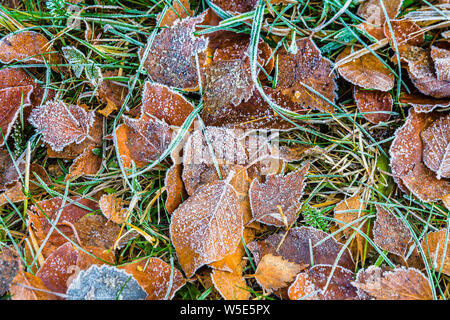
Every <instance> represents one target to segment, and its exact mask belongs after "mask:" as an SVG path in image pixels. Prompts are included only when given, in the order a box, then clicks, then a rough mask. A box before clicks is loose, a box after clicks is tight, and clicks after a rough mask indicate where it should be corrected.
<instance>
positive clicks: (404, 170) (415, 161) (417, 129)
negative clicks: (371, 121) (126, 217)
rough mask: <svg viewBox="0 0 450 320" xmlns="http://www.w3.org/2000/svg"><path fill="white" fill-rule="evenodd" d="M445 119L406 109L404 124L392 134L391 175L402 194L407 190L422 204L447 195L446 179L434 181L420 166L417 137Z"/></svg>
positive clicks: (449, 186)
mask: <svg viewBox="0 0 450 320" xmlns="http://www.w3.org/2000/svg"><path fill="white" fill-rule="evenodd" d="M448 116H449V115H448V114H447V115H446V114H445V113H441V112H430V113H417V112H416V111H415V110H414V109H410V111H409V116H408V118H407V120H406V122H405V124H404V125H403V127H401V128H400V129H398V130H397V131H396V133H395V139H394V141H393V142H392V145H391V148H390V155H391V168H392V173H393V174H394V177H395V179H396V180H397V182H398V184H399V186H400V188H401V189H402V190H403V191H404V192H408V190H409V191H411V192H412V193H413V194H414V195H415V196H416V197H418V198H419V199H421V200H422V201H426V202H430V201H436V200H441V199H443V198H444V197H445V196H447V195H448V194H450V183H449V179H447V178H441V179H438V178H437V175H436V173H435V172H434V171H432V170H430V169H429V168H428V167H427V166H426V165H425V164H424V162H423V160H424V142H423V141H422V137H421V134H422V132H423V131H424V130H425V129H427V128H429V127H431V126H432V125H433V123H439V121H443V120H439V119H441V118H446V117H448ZM444 147H446V146H444Z"/></svg>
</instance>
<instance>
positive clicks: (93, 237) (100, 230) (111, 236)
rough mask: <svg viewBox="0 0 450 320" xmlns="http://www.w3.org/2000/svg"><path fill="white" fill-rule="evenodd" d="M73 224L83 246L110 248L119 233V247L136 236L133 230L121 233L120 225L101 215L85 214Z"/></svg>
mask: <svg viewBox="0 0 450 320" xmlns="http://www.w3.org/2000/svg"><path fill="white" fill-rule="evenodd" d="M74 226H75V229H76V231H77V234H78V237H79V239H80V243H81V245H82V246H84V247H100V248H103V249H111V248H113V246H114V244H115V243H116V240H117V239H118V237H119V235H121V237H120V239H119V241H118V243H117V247H118V248H121V247H123V246H125V245H126V244H127V243H128V241H130V240H131V239H133V238H134V237H135V236H136V233H135V232H130V233H126V230H125V231H123V232H122V233H121V228H120V226H118V225H117V224H115V223H113V222H110V221H108V219H106V218H105V217H104V216H102V215H85V216H83V217H82V218H80V219H79V220H78V221H76V222H75V223H74Z"/></svg>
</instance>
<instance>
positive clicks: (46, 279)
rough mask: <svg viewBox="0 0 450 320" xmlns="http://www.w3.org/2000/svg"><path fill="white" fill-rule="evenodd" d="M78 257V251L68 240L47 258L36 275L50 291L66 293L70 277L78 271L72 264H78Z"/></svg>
mask: <svg viewBox="0 0 450 320" xmlns="http://www.w3.org/2000/svg"><path fill="white" fill-rule="evenodd" d="M77 259H78V251H77V250H76V249H75V247H74V246H73V245H72V244H71V243H70V242H66V243H65V244H63V245H61V246H60V247H58V248H57V249H56V250H55V251H53V252H52V254H51V255H49V256H48V257H47V259H45V262H44V264H43V265H42V266H41V267H40V268H39V271H38V272H37V273H36V276H38V277H39V278H40V279H41V280H42V282H43V283H44V285H45V286H46V287H47V288H48V289H49V290H50V291H53V292H59V293H66V291H67V286H68V285H69V283H68V282H69V279H70V277H71V276H72V275H73V274H74V272H75V271H76V270H75V269H74V268H73V267H71V266H74V265H76V263H77Z"/></svg>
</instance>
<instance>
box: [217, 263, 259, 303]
mask: <svg viewBox="0 0 450 320" xmlns="http://www.w3.org/2000/svg"><path fill="white" fill-rule="evenodd" d="M243 265H245V261H243V263H241V265H240V266H239V267H238V268H237V269H236V270H234V271H233V272H227V271H221V270H213V272H212V273H211V280H212V282H213V284H214V287H215V288H216V290H217V291H219V293H220V295H221V296H222V297H223V298H224V299H226V300H248V299H249V298H250V292H249V288H248V287H247V283H246V282H245V279H244V277H243V276H242V269H243Z"/></svg>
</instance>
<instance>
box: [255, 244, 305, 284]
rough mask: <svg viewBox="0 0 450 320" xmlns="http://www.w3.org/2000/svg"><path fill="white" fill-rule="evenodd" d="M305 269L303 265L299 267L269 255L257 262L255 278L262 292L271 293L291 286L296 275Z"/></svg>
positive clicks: (279, 257)
mask: <svg viewBox="0 0 450 320" xmlns="http://www.w3.org/2000/svg"><path fill="white" fill-rule="evenodd" d="M305 268H306V265H304V264H302V265H299V264H297V263H295V262H290V261H288V260H286V259H283V257H281V256H274V255H272V254H270V253H269V254H266V255H265V256H263V257H262V258H261V260H260V261H259V263H258V268H257V269H256V272H255V278H256V281H258V283H259V284H260V285H261V287H263V288H264V290H267V291H269V292H271V291H272V290H276V289H281V288H285V287H286V286H288V285H289V284H291V283H292V282H293V281H294V279H295V277H296V276H297V274H298V273H299V272H300V271H302V270H303V269H305Z"/></svg>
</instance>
